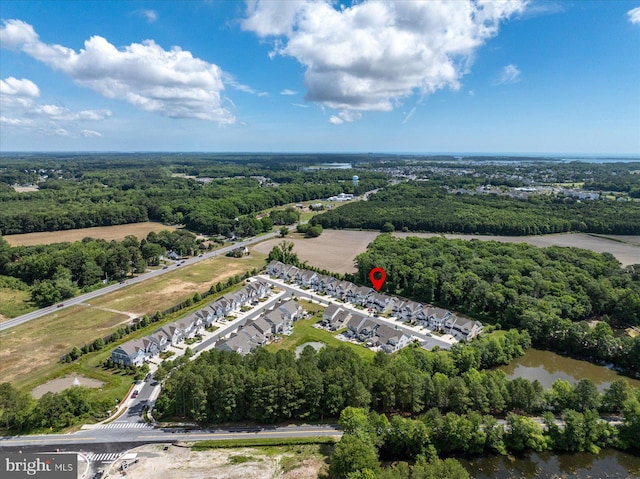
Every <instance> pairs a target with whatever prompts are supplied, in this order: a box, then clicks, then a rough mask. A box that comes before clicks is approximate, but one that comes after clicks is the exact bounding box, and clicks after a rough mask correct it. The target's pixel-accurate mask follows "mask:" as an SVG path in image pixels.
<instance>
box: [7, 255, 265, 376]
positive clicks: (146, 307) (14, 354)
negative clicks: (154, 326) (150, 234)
mask: <svg viewBox="0 0 640 479" xmlns="http://www.w3.org/2000/svg"><path fill="white" fill-rule="evenodd" d="M262 265H264V256H263V255H259V254H254V255H252V256H249V257H244V258H226V257H221V258H212V259H208V260H205V261H201V262H200V263H198V264H196V265H193V266H183V267H181V268H178V269H176V271H175V272H172V273H168V274H166V275H163V276H160V277H158V278H153V279H150V280H147V281H145V282H143V283H140V284H137V285H132V286H130V287H128V288H124V289H122V290H119V291H116V292H113V293H110V294H108V295H105V296H102V297H100V298H96V299H95V300H93V301H92V302H91V303H90V306H73V307H70V308H66V309H64V310H61V311H59V312H55V313H52V314H50V315H47V316H44V317H42V318H39V319H35V320H33V321H30V322H28V323H25V324H23V325H20V326H17V327H15V328H12V329H9V330H6V331H2V332H0V344H2V349H1V350H0V377H2V380H3V381H9V382H12V383H14V384H15V385H16V386H18V387H27V386H29V387H33V386H36V385H38V384H42V383H43V382H46V381H47V380H49V379H52V378H54V377H58V376H62V375H64V374H68V373H69V372H70V371H74V372H75V370H74V369H70V368H72V367H76V368H77V367H79V365H63V364H59V363H57V361H58V359H59V357H60V356H62V355H63V354H66V353H68V352H69V351H70V350H71V349H72V348H73V347H74V346H78V347H81V346H83V345H84V344H85V343H87V342H89V341H93V340H94V339H96V338H97V337H102V336H106V335H107V334H109V333H110V332H111V331H113V330H114V329H116V326H117V325H118V324H120V323H123V322H127V321H128V320H129V316H128V315H127V314H126V313H129V312H133V313H135V314H137V315H138V314H139V315H141V314H145V313H150V314H153V313H154V312H155V311H158V310H163V309H166V308H168V307H170V306H173V305H175V304H177V303H180V302H182V301H184V300H186V299H188V298H191V297H193V295H194V294H195V293H196V292H199V293H202V292H204V291H206V290H207V289H208V288H209V287H210V286H211V284H214V283H217V282H218V281H226V280H227V279H228V278H230V277H232V276H234V275H236V274H242V273H244V272H245V271H250V270H251V269H253V268H255V267H260V266H262ZM106 309H109V310H111V311H106ZM184 314H187V313H186V312H183V313H182V315H184ZM132 337H134V336H132ZM109 354H110V349H109V350H108V351H106V350H105V351H102V352H100V353H98V354H92V355H89V357H90V358H91V357H94V356H95V357H96V358H98V359H97V361H98V362H96V365H97V364H99V360H101V359H100V357H101V356H102V355H104V357H105V358H106V357H107V356H108V355H109ZM102 359H104V358H102ZM89 370H91V368H89ZM82 374H85V375H87V376H90V377H95V374H96V372H95V371H94V375H92V374H91V373H90V372H87V371H85V370H84V369H83V371H82ZM95 378H96V379H100V380H103V381H104V380H105V379H104V378H103V377H95ZM129 382H130V381H129Z"/></svg>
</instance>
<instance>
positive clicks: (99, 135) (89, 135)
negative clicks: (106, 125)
mask: <svg viewBox="0 0 640 479" xmlns="http://www.w3.org/2000/svg"><path fill="white" fill-rule="evenodd" d="M80 133H81V134H82V136H84V137H85V138H102V133H100V132H99V131H95V130H82V131H81V132H80Z"/></svg>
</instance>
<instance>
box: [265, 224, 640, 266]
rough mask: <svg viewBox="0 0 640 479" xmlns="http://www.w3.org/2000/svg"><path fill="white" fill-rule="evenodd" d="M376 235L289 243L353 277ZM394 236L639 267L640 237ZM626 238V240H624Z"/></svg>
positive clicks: (329, 233)
mask: <svg viewBox="0 0 640 479" xmlns="http://www.w3.org/2000/svg"><path fill="white" fill-rule="evenodd" d="M378 234H379V233H378V232H376V231H349V230H324V231H323V232H322V235H321V236H320V237H318V238H302V237H301V236H300V235H292V236H290V237H288V238H286V239H288V240H289V241H293V243H294V244H295V246H294V249H293V250H294V252H296V253H297V254H298V257H299V258H300V260H301V261H307V262H308V263H309V264H310V265H312V266H317V267H319V268H324V269H327V270H329V271H333V272H336V273H353V272H355V271H356V268H355V266H354V265H353V261H354V260H355V257H356V256H357V255H359V254H360V253H362V252H364V251H365V250H366V249H367V245H368V244H369V243H371V242H372V241H373V240H374V239H375V238H376V237H377V236H378ZM394 235H395V236H398V237H401V238H406V237H407V236H418V237H422V238H431V237H434V236H444V237H446V238H449V239H453V238H457V239H465V240H471V239H477V240H482V241H503V242H505V243H529V244H532V245H534V246H540V247H548V246H554V245H555V246H575V247H577V248H584V249H590V250H592V251H595V252H597V253H605V252H608V253H611V254H612V255H613V256H615V257H616V258H617V259H618V261H620V263H622V265H623V266H628V265H630V264H635V263H640V245H637V244H634V243H633V242H634V241H639V240H640V238H638V237H637V236H629V237H625V236H616V237H615V239H620V240H621V241H624V239H626V240H627V242H626V243H619V242H617V241H612V240H610V239H606V238H601V237H595V236H591V235H587V234H581V233H577V234H573V233H563V234H553V235H544V236H489V235H461V234H444V235H441V234H440V233H400V232H397V233H394ZM623 238H624V239H623ZM280 241H282V239H280V238H278V239H271V240H268V241H265V242H263V243H259V244H257V245H256V246H254V248H253V250H254V251H258V252H261V253H265V254H268V253H269V251H271V248H273V247H274V246H275V245H277V244H278V243H280ZM639 243H640V241H639Z"/></svg>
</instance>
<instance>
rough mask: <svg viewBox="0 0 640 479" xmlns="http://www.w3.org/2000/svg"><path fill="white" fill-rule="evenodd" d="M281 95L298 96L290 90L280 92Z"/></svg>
mask: <svg viewBox="0 0 640 479" xmlns="http://www.w3.org/2000/svg"><path fill="white" fill-rule="evenodd" d="M280 94H281V95H297V94H298V92H297V91H295V90H289V89H288V88H285V89H284V90H282V91H281V92H280Z"/></svg>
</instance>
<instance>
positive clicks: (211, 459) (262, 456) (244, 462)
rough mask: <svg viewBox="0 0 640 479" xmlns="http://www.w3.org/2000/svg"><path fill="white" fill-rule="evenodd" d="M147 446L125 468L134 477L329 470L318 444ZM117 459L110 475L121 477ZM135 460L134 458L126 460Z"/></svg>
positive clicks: (295, 475) (286, 476) (244, 477)
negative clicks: (210, 447) (205, 448)
mask: <svg viewBox="0 0 640 479" xmlns="http://www.w3.org/2000/svg"><path fill="white" fill-rule="evenodd" d="M163 448H164V446H163V445H148V446H142V447H139V448H136V449H134V450H132V451H130V452H131V453H136V454H137V457H136V459H138V462H137V463H136V464H132V465H131V466H129V467H128V468H127V469H126V473H127V476H128V477H134V478H135V479H158V477H162V479H202V478H204V477H206V478H207V479H275V478H278V479H316V478H317V477H318V475H319V474H320V473H321V472H322V471H323V470H326V467H327V465H326V463H325V457H324V456H323V455H322V454H321V453H320V452H319V447H317V446H291V447H290V448H281V447H277V448H268V450H267V449H266V448H265V449H262V448H261V449H254V448H242V449H214V450H210V451H192V450H191V449H189V448H188V447H176V446H169V449H168V450H167V451H164V450H163ZM121 462H123V461H118V462H116V463H115V464H114V465H113V466H112V469H111V472H110V474H109V477H120V472H119V471H118V468H119V467H120V464H121ZM124 462H127V463H132V461H131V460H127V461H124Z"/></svg>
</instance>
